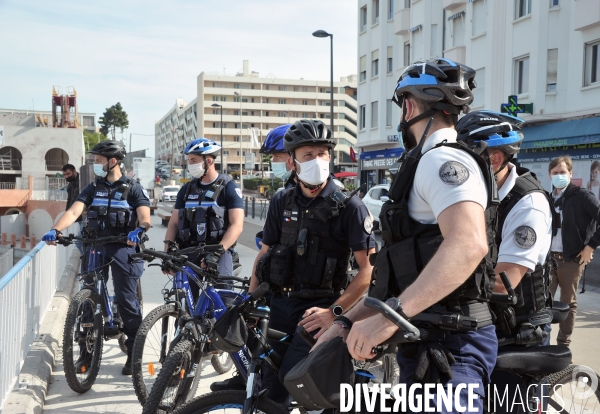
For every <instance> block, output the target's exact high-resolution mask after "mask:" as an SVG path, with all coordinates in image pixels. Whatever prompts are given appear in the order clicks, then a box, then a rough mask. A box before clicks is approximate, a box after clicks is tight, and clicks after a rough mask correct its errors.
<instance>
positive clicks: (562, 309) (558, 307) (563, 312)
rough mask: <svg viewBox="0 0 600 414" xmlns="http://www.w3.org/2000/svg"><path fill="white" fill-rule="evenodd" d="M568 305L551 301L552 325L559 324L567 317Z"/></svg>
mask: <svg viewBox="0 0 600 414" xmlns="http://www.w3.org/2000/svg"><path fill="white" fill-rule="evenodd" d="M569 309H570V308H569V305H567V304H566V303H564V302H559V301H557V300H555V301H552V323H560V322H562V321H564V320H565V319H567V316H568V315H569Z"/></svg>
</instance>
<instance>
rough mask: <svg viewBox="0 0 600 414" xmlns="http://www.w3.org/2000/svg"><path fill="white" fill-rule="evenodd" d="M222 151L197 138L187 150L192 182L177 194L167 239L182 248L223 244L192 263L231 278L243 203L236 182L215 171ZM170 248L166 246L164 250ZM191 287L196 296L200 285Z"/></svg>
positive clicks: (242, 221)
mask: <svg viewBox="0 0 600 414" xmlns="http://www.w3.org/2000/svg"><path fill="white" fill-rule="evenodd" d="M219 151H221V146H220V145H219V144H217V143H216V142H214V141H211V140H209V139H206V138H197V139H194V140H192V141H191V142H190V143H189V144H188V145H187V146H186V147H185V149H184V151H183V152H184V154H185V155H186V157H187V160H188V171H189V173H190V175H191V176H192V177H193V179H192V180H191V181H190V182H188V183H185V184H184V185H183V187H181V189H180V190H179V192H178V193H177V200H176V201H175V207H174V209H173V212H172V213H171V219H170V220H169V225H168V226H167V233H166V235H165V240H171V241H175V240H177V241H178V243H179V246H180V248H184V247H189V246H193V245H196V244H199V243H205V244H209V245H210V244H220V245H222V246H223V249H222V250H220V251H217V252H212V253H210V254H207V255H202V257H198V258H192V260H194V261H200V260H202V259H203V260H204V263H205V264H206V265H208V266H210V267H212V268H214V269H216V270H218V271H219V274H221V275H228V276H230V275H232V274H233V261H232V256H231V255H232V252H233V246H234V244H235V242H236V240H237V238H238V237H239V236H240V234H241V233H242V230H243V226H244V210H243V207H244V203H243V200H242V192H241V191H240V189H239V188H238V186H237V185H236V184H235V182H233V180H232V179H231V178H230V177H229V176H228V175H225V174H219V173H217V171H216V169H215V159H216V157H217V155H218V154H219ZM167 247H168V246H167V244H165V250H166V249H167ZM225 286H227V285H225ZM190 287H191V289H192V291H193V292H194V294H195V295H196V296H197V294H198V286H196V284H195V283H190ZM217 287H219V285H217Z"/></svg>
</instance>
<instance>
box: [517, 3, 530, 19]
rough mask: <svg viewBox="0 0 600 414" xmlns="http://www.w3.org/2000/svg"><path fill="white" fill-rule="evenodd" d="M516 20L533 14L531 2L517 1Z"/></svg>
mask: <svg viewBox="0 0 600 414" xmlns="http://www.w3.org/2000/svg"><path fill="white" fill-rule="evenodd" d="M515 11H516V16H515V19H518V18H520V17H523V16H527V15H528V14H530V13H531V0H515Z"/></svg>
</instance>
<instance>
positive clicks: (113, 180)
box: [42, 140, 150, 375]
mask: <svg viewBox="0 0 600 414" xmlns="http://www.w3.org/2000/svg"><path fill="white" fill-rule="evenodd" d="M90 154H93V155H94V174H96V177H97V178H96V181H95V182H94V183H92V184H88V185H87V186H85V188H84V189H83V190H82V191H81V193H80V194H79V197H77V200H76V201H75V202H74V203H73V206H71V208H70V209H69V210H67V211H66V212H65V214H64V215H63V216H62V217H61V218H60V219H59V220H58V222H57V223H56V225H55V226H54V228H53V229H52V230H50V231H49V232H48V233H46V234H45V235H44V237H43V238H42V240H44V241H45V242H46V243H47V244H52V245H54V244H56V239H57V237H60V236H61V234H60V232H61V231H62V230H64V229H66V228H67V227H69V226H70V225H71V224H73V223H74V222H75V220H76V219H77V217H79V216H80V215H81V213H83V210H84V208H87V218H86V222H85V226H84V229H83V233H84V234H86V235H88V236H89V237H106V236H111V235H112V236H118V235H121V234H128V235H127V244H126V245H125V244H120V243H111V244H105V245H102V248H103V249H104V252H105V256H106V258H105V260H106V259H108V260H106V262H107V263H109V264H110V269H111V271H112V276H113V285H114V291H115V297H116V300H117V306H118V310H119V315H120V316H121V319H122V320H123V331H124V332H125V335H127V340H126V341H125V346H126V347H127V362H126V363H125V366H124V367H123V371H122V373H123V375H131V373H132V370H131V351H132V348H133V343H134V341H135V334H136V332H137V330H138V328H139V326H140V324H141V323H142V313H141V311H140V304H139V302H138V300H137V296H136V294H137V285H138V280H139V278H140V276H141V275H142V272H143V271H144V265H143V262H141V261H139V260H133V259H132V258H131V255H132V254H133V253H135V252H136V248H135V246H136V245H137V244H138V243H140V240H141V239H142V237H143V235H144V233H145V232H146V231H147V230H148V229H149V228H150V200H149V199H148V194H147V193H146V190H144V189H143V188H142V186H141V185H139V184H137V183H135V182H133V181H132V180H131V179H130V178H127V177H125V176H123V175H122V173H121V169H120V168H119V165H120V164H121V162H122V161H123V159H124V158H125V146H124V145H123V143H121V142H117V141H111V140H108V141H102V142H100V143H99V144H97V145H95V146H94V147H93V148H92V149H91V150H90ZM103 271H104V275H105V277H106V278H108V266H104V267H103ZM91 357H92V355H91V354H89V353H87V352H85V350H82V351H81V353H80V356H79V359H78V361H77V364H76V368H77V369H78V370H82V369H83V367H87V366H89V363H90V359H91Z"/></svg>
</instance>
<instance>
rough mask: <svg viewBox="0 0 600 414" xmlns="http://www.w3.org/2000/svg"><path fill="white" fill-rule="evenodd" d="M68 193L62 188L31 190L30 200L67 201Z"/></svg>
mask: <svg viewBox="0 0 600 414" xmlns="http://www.w3.org/2000/svg"><path fill="white" fill-rule="evenodd" d="M68 196H69V193H67V192H66V191H63V190H33V191H32V192H31V197H30V198H29V199H30V200H47V201H67V198H68Z"/></svg>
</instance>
